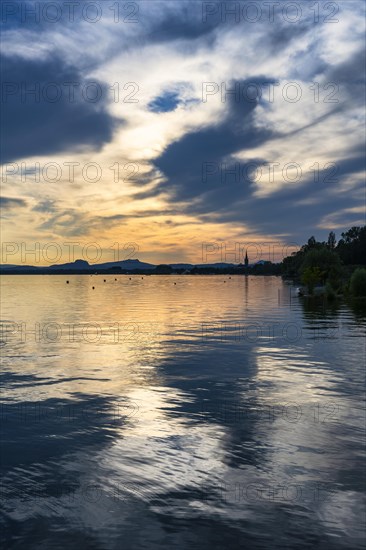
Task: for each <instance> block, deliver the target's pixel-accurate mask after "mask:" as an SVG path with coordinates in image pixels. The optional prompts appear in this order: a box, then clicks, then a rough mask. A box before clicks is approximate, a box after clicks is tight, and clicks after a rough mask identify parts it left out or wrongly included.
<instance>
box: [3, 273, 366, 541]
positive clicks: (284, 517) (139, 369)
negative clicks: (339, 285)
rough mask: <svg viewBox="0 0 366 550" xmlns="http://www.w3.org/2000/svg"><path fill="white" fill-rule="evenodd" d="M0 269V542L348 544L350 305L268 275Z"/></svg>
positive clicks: (352, 439)
mask: <svg viewBox="0 0 366 550" xmlns="http://www.w3.org/2000/svg"><path fill="white" fill-rule="evenodd" d="M0 279H1V281H0V282H1V287H2V301H3V307H2V335H1V345H2V347H1V350H2V357H3V361H2V364H3V367H2V374H1V379H2V388H3V389H2V417H1V425H2V470H3V477H2V487H1V490H2V494H1V500H2V512H1V530H2V535H3V539H4V545H3V548H11V549H22V550H24V549H37V550H38V549H47V550H49V549H54V548H57V549H59V548H60V549H64V548H67V549H68V550H70V549H71V550H73V549H77V550H80V549H81V548H88V549H103V550H104V549H118V550H120V549H131V550H132V549H133V550H139V549H148V550H150V549H151V550H154V549H161V548H164V549H165V548H166V549H173V548H177V549H184V550H185V549H187V550H188V549H189V550H194V549H197V550H198V549H199V550H206V549H217V550H219V549H220V550H222V549H227V548H228V549H231V548H234V549H236V548H239V549H247V548H248V549H267V548H275V549H281V550H282V549H293V548H299V549H307V548H309V549H310V548H317V549H327V550H328V549H347V550H350V549H356V548H362V547H363V545H364V543H365V524H364V522H365V498H364V489H365V476H364V474H365V469H364V465H365V462H364V458H365V457H364V451H365V447H364V437H365V414H364V384H365V327H366V314H365V311H364V310H362V308H361V307H359V308H358V309H357V308H355V307H353V308H352V307H350V306H347V305H346V304H343V303H340V304H339V303H334V304H333V305H331V306H327V307H326V306H325V305H324V304H323V303H321V302H318V303H309V302H304V301H303V299H301V298H298V297H297V296H296V295H295V289H294V288H293V287H291V286H289V285H287V284H285V283H284V282H283V281H282V280H281V279H280V278H276V277H243V276H231V277H229V276H174V275H171V276H150V277H149V276H144V277H143V278H142V276H141V275H133V276H131V277H128V276H115V275H113V276H107V277H106V276H103V275H100V276H2V277H1V278H0ZM104 279H105V280H106V281H105V282H104ZM67 280H68V281H69V284H67V283H66V281H67ZM93 286H94V287H95V288H94V289H93Z"/></svg>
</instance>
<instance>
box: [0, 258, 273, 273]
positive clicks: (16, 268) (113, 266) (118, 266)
mask: <svg viewBox="0 0 366 550" xmlns="http://www.w3.org/2000/svg"><path fill="white" fill-rule="evenodd" d="M265 263H266V262H265V261H264V260H261V261H259V262H257V263H256V264H249V267H253V266H254V265H263V264H265ZM238 267H243V266H237V265H236V264H228V263H223V262H219V263H213V264H183V263H182V264H159V265H155V264H150V263H146V262H140V260H138V259H134V260H121V261H119V262H106V263H103V264H89V263H88V262H87V261H85V260H75V262H69V263H66V264H55V265H51V266H39V267H36V266H32V265H14V264H0V272H2V273H6V272H11V273H22V272H24V273H38V272H39V273H56V272H57V273H62V272H65V273H66V272H67V273H72V272H75V273H83V272H85V273H93V272H109V271H112V272H119V271H121V272H143V271H150V272H154V271H157V272H160V273H163V272H164V269H165V270H167V271H180V272H182V271H186V272H190V271H191V270H193V269H206V268H207V269H217V270H227V269H235V268H238Z"/></svg>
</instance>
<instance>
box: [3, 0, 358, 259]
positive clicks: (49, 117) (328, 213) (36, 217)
mask: <svg viewBox="0 0 366 550" xmlns="http://www.w3.org/2000/svg"><path fill="white" fill-rule="evenodd" d="M1 9H2V12H1V26H2V38H1V42H2V44H1V45H2V55H1V76H2V89H1V93H2V97H1V111H2V117H1V165H2V172H1V179H2V198H1V206H2V209H1V210H2V214H1V228H2V258H1V263H10V264H32V265H36V264H40V265H49V264H53V263H62V262H67V261H73V260H76V259H77V258H81V259H84V260H86V261H89V263H102V262H107V261H114V260H123V259H130V258H139V259H140V260H141V261H145V262H152V263H177V262H183V263H184V262H191V263H205V262H210V263H213V262H221V261H224V262H225V261H226V262H233V263H239V262H240V261H242V260H243V256H244V254H245V250H248V255H249V260H250V261H258V260H260V259H262V260H263V259H271V260H274V261H279V260H281V259H282V257H284V256H286V255H288V254H289V253H290V252H292V251H293V250H296V249H297V248H298V247H299V246H301V245H302V244H303V243H304V242H306V240H307V239H308V238H309V237H310V236H311V235H315V236H316V237H317V238H318V239H319V240H324V239H326V238H327V235H328V233H329V231H332V230H333V231H335V233H336V235H337V237H338V238H339V237H340V234H341V232H342V231H345V230H347V229H348V228H349V227H351V226H353V225H363V224H365V183H364V182H365V161H364V152H365V151H364V144H365V131H364V128H365V127H364V105H365V95H364V94H365V92H364V84H365V57H364V50H365V34H364V33H365V3H364V2H363V1H361V0H342V1H337V2H322V1H319V2H314V1H309V0H303V1H300V0H299V1H297V2H287V1H280V0H277V1H276V2H271V1H267V2H266V1H258V0H257V1H253V0H252V1H242V2H201V1H198V0H194V1H185V0H179V1H177V0H150V1H135V2H125V1H123V2H115V1H109V0H103V1H99V2H98V1H95V2H88V1H79V2H73V1H71V2H65V1H61V0H54V1H52V2H51V1H50V2H47V1H42V2H39V1H38V2H35V1H33V0H32V1H19V2H18V1H13V0H9V1H8V0H3V1H2V3H1Z"/></svg>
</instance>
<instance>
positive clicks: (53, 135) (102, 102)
mask: <svg viewBox="0 0 366 550" xmlns="http://www.w3.org/2000/svg"><path fill="white" fill-rule="evenodd" d="M1 77H2V96H1V162H2V163H4V162H11V161H14V160H16V159H19V158H23V157H28V156H32V155H47V154H50V153H57V152H60V151H70V150H71V149H73V148H74V147H75V146H78V147H85V148H90V149H94V150H98V149H100V147H101V146H102V145H103V144H104V143H106V142H109V141H110V140H111V139H112V136H113V131H114V128H115V126H116V121H115V119H113V118H112V117H111V116H110V115H109V114H108V113H107V111H106V99H107V90H106V87H105V86H104V85H103V84H100V83H97V82H95V81H94V83H93V84H91V82H90V81H85V80H84V79H83V78H82V76H81V75H80V73H79V72H78V70H77V69H76V68H74V67H70V66H67V65H65V63H64V62H63V61H62V60H61V59H60V58H53V59H52V60H51V59H47V60H26V59H21V58H19V57H6V56H4V57H3V58H2V59H1ZM68 83H75V87H73V89H74V97H73V96H72V93H73V92H72V91H71V90H72V88H71V87H70V85H69V84H68ZM32 89H33V90H34V89H36V91H37V92H36V95H35V94H32V93H29V94H27V93H26V91H30V90H32ZM98 97H99V99H97V100H96V101H94V98H98Z"/></svg>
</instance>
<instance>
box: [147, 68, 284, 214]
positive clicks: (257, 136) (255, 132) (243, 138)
mask: <svg viewBox="0 0 366 550" xmlns="http://www.w3.org/2000/svg"><path fill="white" fill-rule="evenodd" d="M253 82H256V83H257V84H263V83H264V82H269V81H268V80H266V79H264V78H262V79H258V80H257V81H254V80H251V81H250V84H253ZM235 84H237V85H245V84H246V82H236V83H235V82H233V83H231V84H230V85H229V86H228V88H230V89H231V88H233V87H234V86H235ZM227 101H228V102H227V105H226V106H225V108H226V110H227V114H226V117H225V119H224V120H223V121H222V122H220V123H218V124H216V125H213V126H211V127H209V128H204V129H202V130H197V131H194V132H191V133H189V134H186V135H185V136H183V138H182V139H180V140H179V141H176V142H174V143H172V144H171V145H169V146H168V147H167V149H166V150H165V151H164V152H163V154H162V155H161V156H160V157H159V158H157V159H156V160H155V162H154V164H155V166H156V168H158V169H159V170H160V171H161V172H162V173H163V174H164V176H165V177H166V180H167V181H166V182H162V183H161V184H160V185H158V186H157V187H156V188H155V189H154V191H152V192H153V193H160V192H163V191H165V192H166V191H167V192H168V193H169V194H170V195H171V196H172V199H174V200H188V199H192V198H197V197H199V196H201V198H202V199H203V198H204V200H205V206H204V209H209V208H210V205H211V207H212V208H214V209H215V210H216V209H217V208H218V209H220V208H223V207H224V206H225V204H230V202H231V200H232V199H233V198H234V195H233V194H232V193H230V191H229V192H226V193H225V195H224V196H222V195H223V193H222V190H223V188H222V182H221V170H220V168H219V167H220V166H221V165H222V164H223V163H226V162H227V164H233V162H232V161H230V160H229V159H230V157H231V156H232V155H234V154H235V153H237V152H238V151H242V150H250V149H252V148H255V147H257V146H258V145H260V144H261V143H264V142H265V141H267V140H268V139H271V138H273V137H274V133H273V132H272V131H270V130H267V129H264V128H260V129H259V128H257V127H255V125H254V111H255V109H256V107H257V105H258V102H256V101H248V100H246V99H245V98H243V96H242V95H241V96H240V101H236V98H235V96H233V95H228V96H227ZM216 168H217V169H216ZM205 170H206V171H207V170H208V171H209V172H212V174H211V173H210V174H208V176H207V178H206V179H207V181H204V174H205ZM248 170H249V168H248ZM246 192H248V191H246ZM192 209H194V206H193V205H192Z"/></svg>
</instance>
